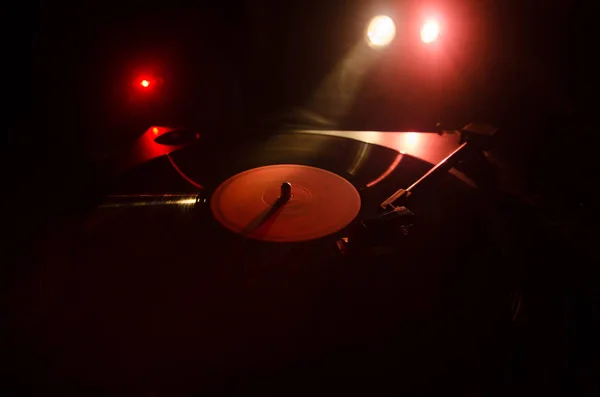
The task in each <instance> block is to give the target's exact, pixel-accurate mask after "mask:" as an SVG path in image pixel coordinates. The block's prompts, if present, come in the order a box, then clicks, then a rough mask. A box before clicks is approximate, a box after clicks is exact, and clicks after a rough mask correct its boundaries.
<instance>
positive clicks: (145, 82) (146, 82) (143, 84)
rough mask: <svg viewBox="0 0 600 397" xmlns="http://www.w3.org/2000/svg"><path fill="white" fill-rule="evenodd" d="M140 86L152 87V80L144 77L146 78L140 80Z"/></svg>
mask: <svg viewBox="0 0 600 397" xmlns="http://www.w3.org/2000/svg"><path fill="white" fill-rule="evenodd" d="M140 86H142V87H144V88H148V87H150V81H149V80H146V79H144V80H142V81H140Z"/></svg>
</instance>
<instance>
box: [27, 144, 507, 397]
mask: <svg viewBox="0 0 600 397" xmlns="http://www.w3.org/2000/svg"><path fill="white" fill-rule="evenodd" d="M172 163H174V164H175V165H176V167H175V166H173V164H172ZM430 167H431V165H430V164H427V163H424V162H422V161H420V160H418V159H415V158H412V157H410V156H406V155H402V154H400V153H398V152H395V151H393V150H391V149H388V148H384V147H381V146H377V145H373V144H368V143H364V142H359V141H354V140H349V139H345V138H337V137H328V136H323V135H318V134H301V133H283V134H278V135H274V136H272V137H270V138H269V139H268V140H265V141H263V142H260V143H254V144H252V145H245V144H238V143H236V142H231V143H227V144H220V145H215V144H210V145H209V144H206V143H204V142H202V141H200V142H199V143H198V144H196V145H195V146H191V147H189V148H186V149H182V150H180V151H177V152H174V153H171V155H170V160H169V158H166V157H164V156H163V157H159V158H156V159H155V160H152V161H150V162H148V163H146V164H143V165H141V166H139V167H137V168H135V169H133V170H131V171H130V172H128V173H127V174H125V175H123V176H121V177H120V178H119V179H118V180H116V181H115V183H114V184H113V186H112V187H111V194H112V195H117V196H118V197H119V199H118V200H117V201H115V202H112V204H111V205H104V206H101V207H99V208H98V209H97V210H95V211H94V212H93V213H92V214H90V215H89V216H88V217H86V218H85V219H84V220H83V221H82V222H81V223H78V224H76V225H71V226H68V227H67V226H65V227H64V230H67V232H63V235H61V234H59V233H58V232H54V234H53V236H54V237H53V238H54V240H53V241H54V243H52V242H51V243H50V244H48V246H47V252H46V256H45V257H46V258H47V259H45V266H44V272H43V277H42V282H41V285H42V287H41V290H42V295H43V301H44V308H43V310H42V311H43V312H44V317H45V318H49V319H52V320H51V321H49V322H48V323H47V324H45V326H44V327H41V328H39V329H37V330H35V332H40V335H42V334H43V338H42V337H41V336H40V339H39V340H40V341H41V340H50V341H52V343H50V344H48V345H44V346H43V347H40V349H45V350H44V351H46V352H47V354H48V356H49V357H60V360H59V361H55V362H54V364H52V366H51V369H50V370H49V371H51V372H52V374H53V376H54V378H61V377H63V378H65V379H77V380H78V382H81V383H82V384H90V385H97V384H102V385H107V384H108V385H109V386H110V385H128V387H133V388H134V389H135V390H139V389H138V388H137V387H138V386H139V385H144V388H143V390H159V391H161V392H162V393H163V394H164V393H167V394H169V393H170V392H173V390H177V391H179V390H181V391H185V392H186V393H187V392H206V391H222V390H245V391H248V390H253V388H254V387H256V390H271V391H273V390H283V389H281V387H289V386H290V385H297V386H298V388H297V389H298V390H304V391H308V390H315V388H319V387H321V386H322V385H323V384H322V383H320V382H321V381H322V380H323V379H326V380H327V381H326V382H330V383H328V384H331V385H332V387H336V388H337V387H338V386H339V385H337V383H336V379H337V380H341V379H351V380H354V381H358V379H378V377H379V376H384V375H385V374H396V375H397V376H400V375H398V374H403V375H402V379H403V380H402V381H403V382H409V381H415V379H417V378H418V377H417V374H418V373H428V374H430V375H431V374H444V370H443V368H444V367H443V364H442V363H444V362H445V361H444V359H443V357H446V358H447V357H453V355H454V354H455V353H457V349H458V346H460V348H461V349H462V350H463V353H461V354H466V353H465V352H470V351H471V350H470V349H471V348H473V350H472V351H476V348H475V347H476V346H477V343H476V340H477V338H472V339H470V337H467V336H468V335H471V333H462V332H459V331H458V330H459V329H460V330H463V329H469V327H471V328H470V329H472V330H473V329H478V331H477V332H480V333H481V335H486V330H485V328H486V327H487V326H488V325H490V324H493V322H492V321H488V320H487V319H488V318H489V316H491V314H490V313H495V311H494V310H492V309H491V306H490V305H491V303H489V301H488V300H487V298H486V297H488V295H490V294H491V291H492V289H491V288H489V286H488V284H486V283H485V282H482V280H485V279H488V277H489V275H488V273H487V272H488V270H489V269H490V266H487V265H486V266H483V265H482V260H481V258H487V259H486V260H487V261H488V262H490V261H492V259H490V258H491V256H490V255H489V251H488V249H489V242H488V241H487V240H486V233H485V232H484V230H485V229H483V228H482V227H479V226H477V220H476V219H477V217H476V216H475V215H473V214H474V211H473V209H474V208H475V206H474V205H473V203H474V202H476V200H477V197H476V195H474V193H473V192H472V190H471V188H469V187H467V186H465V185H463V184H462V183H460V182H459V181H458V180H456V179H455V178H453V177H451V176H448V178H447V179H446V180H444V181H442V183H441V184H440V186H439V194H437V193H434V194H433V195H431V196H429V197H423V198H422V199H420V200H418V201H415V202H414V203H413V204H411V209H412V210H413V211H414V212H415V214H416V216H417V217H418V218H417V219H418V220H419V222H418V224H417V226H415V227H416V228H417V229H416V232H415V234H414V237H412V235H411V237H410V238H409V239H408V240H406V242H405V243H404V244H403V246H402V249H399V250H398V251H399V254H398V256H396V257H394V258H391V259H387V260H386V261H384V262H377V260H375V259H374V260H371V261H370V260H365V261H362V262H356V261H354V262H353V261H348V260H347V259H346V258H345V257H344V256H343V255H341V254H340V252H339V250H338V248H337V246H336V241H337V240H338V239H340V238H343V237H345V236H346V234H345V233H346V231H347V230H348V227H349V226H351V225H352V224H355V223H356V222H359V221H360V220H362V219H364V218H365V217H369V216H372V215H374V214H376V213H378V212H379V203H381V201H383V200H384V199H385V198H386V197H388V196H389V195H390V194H391V193H393V192H394V191H395V190H396V189H398V188H400V187H405V186H408V185H409V184H410V183H412V182H414V181H415V180H416V179H418V178H419V177H420V176H421V175H422V174H423V173H424V172H426V171H427V170H428V169H429V168H430ZM190 181H191V182H193V183H190ZM285 182H289V183H290V184H291V194H290V196H289V199H288V200H285V203H283V204H282V205H281V207H279V208H277V210H278V213H277V214H275V215H276V217H275V218H268V217H267V219H266V220H265V219H262V218H261V216H262V215H264V214H265V212H266V213H269V211H270V210H271V209H272V208H273V207H274V206H275V204H274V203H276V202H277V200H278V199H279V198H280V197H281V196H282V194H283V195H285V192H284V191H282V184H283V183H285ZM198 186H201V187H202V188H199V187H198ZM166 193H168V194H170V196H165V194H166ZM127 197H128V198H127ZM124 198H127V199H124ZM154 198H156V199H154ZM270 215H273V214H270ZM257 218H258V219H259V220H261V219H262V223H260V222H259V224H258V225H257V224H253V221H254V220H255V219H257ZM265 222H266V225H267V226H265ZM269 222H270V223H269ZM248 225H254V226H252V227H251V228H250V229H248V228H247V227H248ZM65 233H66V234H68V236H69V238H68V239H67V238H66V237H64V234H65ZM464 241H469V246H468V247H465V245H464V244H462V243H461V242H464ZM488 264H489V263H488ZM474 294H477V295H475V296H477V299H475V300H473V299H472V297H473V296H474ZM484 302H485V303H484ZM484 306H485V310H483V307H484ZM474 313H475V315H473V314H474ZM474 324H479V325H474ZM481 324H484V325H481ZM473 327H475V328H473ZM473 332H475V331H473ZM465 362H468V360H467V361H465ZM390 363H392V364H390ZM426 369H427V371H425V370H426ZM421 370H423V371H422V372H421ZM344 385H346V386H348V387H349V389H352V387H351V386H349V385H351V382H350V383H348V384H346V383H345V382H344ZM146 387H147V388H148V389H146ZM295 387H296V386H294V388H295ZM109 390H111V389H110V387H109ZM286 390H287V389H286ZM336 390H338V389H336ZM171 394H172V393H171ZM159 395H161V393H159Z"/></svg>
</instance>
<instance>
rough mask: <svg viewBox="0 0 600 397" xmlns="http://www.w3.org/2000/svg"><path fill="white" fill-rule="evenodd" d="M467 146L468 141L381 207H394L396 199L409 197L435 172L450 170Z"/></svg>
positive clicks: (398, 191)
mask: <svg viewBox="0 0 600 397" xmlns="http://www.w3.org/2000/svg"><path fill="white" fill-rule="evenodd" d="M467 146H468V142H464V143H463V144H462V145H460V146H459V147H458V148H456V149H455V150H454V151H453V152H452V153H450V154H449V155H448V156H446V158H445V159H443V160H442V161H440V162H439V163H437V164H436V165H435V166H434V167H433V168H431V169H430V170H429V171H427V172H426V173H425V175H423V176H422V177H420V178H419V179H418V180H417V181H416V182H415V183H413V184H412V185H410V186H409V187H408V188H407V189H399V190H397V191H396V192H395V193H394V194H392V195H391V196H390V197H388V198H387V199H386V200H385V201H384V202H382V203H381V207H382V208H384V209H387V208H388V207H390V206H391V207H393V204H394V202H395V201H396V200H398V199H399V198H400V197H402V196H404V197H408V196H409V195H410V194H411V193H413V191H414V190H415V188H417V187H418V186H422V185H423V184H424V183H425V181H427V180H429V179H431V178H432V177H433V176H434V175H435V174H439V173H441V172H446V171H448V170H449V169H450V168H452V167H453V166H454V164H456V161H457V160H458V157H459V155H460V154H462V152H463V151H464V150H465V149H466V148H467Z"/></svg>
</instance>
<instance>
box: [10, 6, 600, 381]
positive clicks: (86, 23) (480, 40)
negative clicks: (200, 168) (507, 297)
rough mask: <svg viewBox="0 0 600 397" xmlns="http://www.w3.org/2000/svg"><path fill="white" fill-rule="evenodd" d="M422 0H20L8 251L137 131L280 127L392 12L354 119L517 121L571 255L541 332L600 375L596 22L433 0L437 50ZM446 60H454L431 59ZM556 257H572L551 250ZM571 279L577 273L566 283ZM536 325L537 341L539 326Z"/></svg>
mask: <svg viewBox="0 0 600 397" xmlns="http://www.w3.org/2000/svg"><path fill="white" fill-rule="evenodd" d="M205 3H206V4H205ZM423 4H424V3H421V2H416V1H412V2H400V1H387V2H386V1H380V2H377V1H366V0H364V1H342V0H338V1H334V0H330V1H309V0H304V1H297V0H287V1H266V0H261V1H250V0H247V1H241V0H240V1H223V2H210V3H208V2H185V1H169V2H165V3H160V2H156V1H119V2H117V1H104V2H98V1H96V2H94V1H88V2H79V3H75V2H28V3H17V2H15V3H13V4H7V5H3V6H2V7H3V13H2V17H3V28H2V31H3V35H2V37H3V39H2V42H3V54H4V56H3V61H4V62H3V64H4V65H3V69H4V71H3V74H2V77H3V79H2V87H3V94H4V101H3V103H4V114H5V115H6V116H5V117H6V118H5V121H6V124H5V125H4V127H5V128H4V142H3V145H2V169H3V172H4V181H5V184H4V186H5V189H6V190H5V193H4V198H5V199H8V204H9V206H6V208H8V211H10V214H9V215H8V222H6V223H5V224H7V225H9V227H10V231H9V233H11V234H12V235H13V237H14V238H13V240H7V241H6V242H9V243H10V244H7V245H10V247H7V248H9V249H8V251H7V252H8V257H9V261H10V255H11V254H12V253H16V255H18V254H19V249H25V248H23V247H27V246H28V245H27V243H26V242H23V241H22V240H25V239H27V238H29V237H30V236H31V235H32V234H33V232H32V230H35V227H36V225H37V224H39V223H40V222H41V223H46V222H47V218H48V217H50V216H51V215H52V214H53V213H54V208H55V207H53V204H54V203H57V202H59V201H61V202H63V203H65V202H66V203H74V202H76V201H77V200H79V199H81V198H84V197H85V195H86V193H87V192H88V191H89V189H88V187H89V185H93V184H94V182H95V181H94V178H93V175H94V174H93V172H91V170H93V169H94V166H93V164H94V159H95V156H96V155H97V154H98V153H104V152H105V151H107V150H111V149H113V148H116V147H120V146H122V145H126V144H127V143H129V142H131V141H133V140H134V139H135V138H136V137H138V136H139V135H141V134H142V133H143V132H144V131H145V130H146V129H147V128H148V127H149V126H151V125H180V126H193V127H194V128H195V129H198V130H199V131H200V132H201V133H202V134H204V135H213V136H217V137H221V139H224V140H227V139H237V138H240V137H248V134H253V133H256V134H261V133H264V132H263V131H261V130H260V128H257V126H258V127H260V126H262V125H265V124H269V122H268V120H272V119H273V117H274V116H275V115H279V114H287V112H288V111H289V109H292V108H294V107H302V106H304V105H305V104H306V102H307V100H308V98H309V97H310V95H311V93H313V92H314V90H315V89H316V87H317V86H318V85H319V83H320V82H321V81H322V80H323V78H324V77H325V76H326V75H327V74H328V73H329V72H330V71H331V70H332V69H333V68H334V66H335V65H336V64H337V63H338V62H339V61H340V60H341V59H342V58H343V57H344V55H345V54H346V53H347V52H348V51H349V49H350V48H351V47H352V46H353V45H354V44H355V43H357V42H359V41H360V40H362V33H363V29H364V26H365V25H366V23H367V22H368V20H369V19H370V18H371V17H372V16H373V15H375V14H380V13H388V14H390V15H394V19H395V20H396V23H397V26H398V29H399V33H398V36H397V40H396V41H395V42H394V44H393V45H392V46H391V47H390V48H389V49H387V50H386V51H384V52H383V53H382V55H381V58H380V59H379V60H378V62H377V63H376V64H375V65H374V66H373V68H372V69H371V70H370V72H369V73H368V74H367V75H366V76H365V80H364V85H363V87H362V89H361V91H360V92H359V95H358V97H357V98H356V102H355V104H354V106H353V108H352V110H351V112H349V113H348V114H347V115H346V117H345V118H344V119H342V120H340V121H339V127H340V128H341V129H365V130H386V131H407V130H410V131H420V130H423V131H432V130H434V129H435V125H436V123H438V122H441V123H442V125H444V126H446V127H448V128H456V127H460V126H462V125H464V124H466V123H467V122H470V121H474V120H477V121H483V122H489V123H491V124H494V125H496V126H498V127H499V128H501V130H502V135H501V136H500V137H499V140H498V146H497V150H496V152H497V153H498V155H499V157H501V158H502V159H503V161H504V162H505V163H506V164H509V165H510V167H511V169H514V170H516V173H517V174H519V176H520V177H521V178H522V179H523V180H524V181H525V184H526V185H527V186H528V190H530V191H533V192H536V193H537V194H538V196H539V197H540V208H541V210H540V211H541V212H542V213H544V215H545V219H546V221H547V223H548V224H551V225H552V228H551V229H549V230H550V232H549V233H550V234H551V235H552V240H551V241H552V242H553V244H554V247H557V251H556V252H554V253H555V254H556V255H554V256H552V255H549V254H548V253H543V254H542V253H540V257H542V258H544V262H543V263H544V264H548V269H547V270H548V272H544V273H541V274H539V280H540V283H546V284H545V286H544V288H543V289H544V291H545V293H547V294H548V295H547V296H551V297H552V299H551V301H552V302H553V304H552V305H550V306H551V307H550V308H548V312H546V313H544V315H545V316H547V317H545V319H546V320H548V319H551V321H547V322H543V321H542V323H541V324H542V325H538V327H537V328H535V332H539V331H540V330H544V327H547V329H548V332H549V333H552V334H560V335H563V336H566V337H565V340H568V342H569V343H570V345H569V348H568V349H565V351H567V352H568V360H566V361H565V364H564V368H562V369H565V368H567V369H566V370H565V371H566V372H567V373H569V371H571V374H574V375H573V376H574V377H577V376H581V377H583V378H585V379H583V380H581V382H583V383H586V382H589V379H590V377H591V376H592V375H590V374H592V372H593V371H594V370H593V368H596V369H597V368H598V367H597V365H596V367H594V364H590V363H593V362H597V357H595V356H593V353H592V350H593V349H589V348H588V347H589V345H588V344H587V341H588V340H591V339H592V338H594V327H593V324H594V321H593V318H594V317H592V316H590V314H589V313H590V312H595V310H594V309H593V308H594V307H595V303H594V302H597V296H596V295H597V294H596V292H595V291H597V290H596V289H595V287H594V286H593V285H592V284H594V283H593V282H592V277H591V276H590V270H589V268H590V266H591V265H590V263H592V262H593V260H592V259H587V257H586V255H587V252H588V250H589V251H591V249H590V245H589V244H588V243H590V241H591V239H590V237H589V235H587V234H585V233H584V232H585V231H586V230H585V228H584V227H583V225H588V226H589V225H590V224H591V220H590V218H589V217H588V215H589V214H590V213H591V210H590V207H589V204H588V203H589V199H590V192H591V189H592V187H593V185H594V181H595V180H596V179H597V178H596V177H595V175H594V171H595V169H594V165H593V163H594V162H593V159H594V153H595V147H594V141H593V139H592V138H593V135H594V134H593V132H594V119H593V115H594V114H595V113H594V103H595V101H594V95H593V94H594V89H593V87H594V84H593V82H594V81H595V76H594V62H595V61H594V56H595V55H594V54H593V53H591V51H592V49H593V48H595V47H594V45H593V44H594V43H593V41H592V40H591V39H588V34H590V32H591V30H592V27H593V23H592V24H590V23H589V22H588V19H587V18H584V15H585V14H586V10H583V9H580V8H579V5H577V4H575V3H574V2H569V1H542V0H534V1H527V2H522V1H513V0H510V1H474V0H466V1H459V0H452V1H447V2H439V3H437V4H434V3H431V4H433V6H432V7H433V8H436V7H438V8H439V9H442V10H443V13H444V15H447V16H448V20H449V21H450V22H451V24H450V25H451V27H452V28H449V29H448V34H449V35H451V36H452V38H453V40H452V41H451V43H450V42H449V43H450V44H448V47H447V48H445V50H446V55H445V58H444V59H443V60H442V59H440V58H432V57H429V56H428V55H427V54H426V53H425V52H424V51H423V49H422V48H421V46H420V45H419V42H418V37H417V38H416V40H417V41H416V43H417V44H415V45H411V44H407V43H408V42H409V38H410V36H402V32H403V29H405V28H406V29H408V26H410V24H411V23H412V21H414V19H411V18H413V16H414V15H416V14H415V12H416V11H415V10H418V9H419V7H420V6H422V5H423ZM438 8H436V9H438ZM402 21H405V22H406V23H405V24H404V25H402ZM407 21H408V22H407ZM404 32H405V33H406V30H405V31H404ZM406 34H407V35H410V33H406ZM413 39H415V38H414V37H413ZM436 66H437V67H438V69H437V70H438V71H439V74H436V73H431V74H430V73H429V71H434V70H436V69H435V67H436ZM145 69H151V70H154V71H155V73H156V74H157V75H160V76H161V77H162V78H163V79H164V85H163V87H162V88H161V89H162V90H163V92H161V93H160V95H156V96H155V97H154V99H153V100H140V98H139V97H136V94H135V92H132V86H131V84H132V81H133V79H134V78H135V77H136V76H137V73H138V72H139V71H140V70H145ZM257 131H258V132H257ZM561 244H564V247H561ZM552 260H554V261H555V262H560V265H564V267H561V266H559V264H557V265H556V266H550V263H551V261H552ZM565 269H566V270H565ZM3 270H4V268H3ZM26 270H27V269H25V270H21V271H26ZM533 277H538V275H536V276H533ZM561 279H563V281H565V283H564V284H561V285H560V286H558V285H557V284H554V283H556V282H557V280H561ZM9 280H10V278H8V277H4V278H3V281H5V282H7V283H8V282H9ZM540 300H541V298H540ZM559 302H560V303H559ZM553 310H557V311H558V312H555V311H553ZM557 313H558V314H557ZM535 332H532V334H531V335H530V336H529V338H530V339H529V340H535V339H537V338H538V337H539V334H534V333H535ZM540 344H541V342H540ZM563 348H564V346H561V347H560V348H559V347H557V346H547V349H549V350H552V349H557V350H560V351H563V350H561V349H563ZM537 349H538V351H539V352H543V351H545V349H546V346H538V347H537ZM594 359H596V361H594ZM534 361H535V360H534ZM540 361H542V360H540ZM567 361H568V365H567V364H566V362H567ZM553 365H556V366H557V367H562V366H563V363H562V362H560V363H553ZM577 368H585V370H583V371H578V370H577ZM587 368H591V369H587ZM581 374H583V375H581ZM582 387H583V386H582Z"/></svg>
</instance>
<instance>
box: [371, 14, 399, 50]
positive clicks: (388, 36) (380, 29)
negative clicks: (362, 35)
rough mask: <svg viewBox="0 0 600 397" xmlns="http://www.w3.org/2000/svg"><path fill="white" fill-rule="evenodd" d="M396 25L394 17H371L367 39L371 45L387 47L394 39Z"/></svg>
mask: <svg viewBox="0 0 600 397" xmlns="http://www.w3.org/2000/svg"><path fill="white" fill-rule="evenodd" d="M395 36H396V25H395V24H394V21H392V18H390V17H388V16H386V15H379V16H376V17H375V18H373V19H371V22H370V23H369V26H368V27H367V41H368V43H369V45H370V46H371V47H385V46H387V45H388V44H390V43H391V42H392V40H394V37H395Z"/></svg>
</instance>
